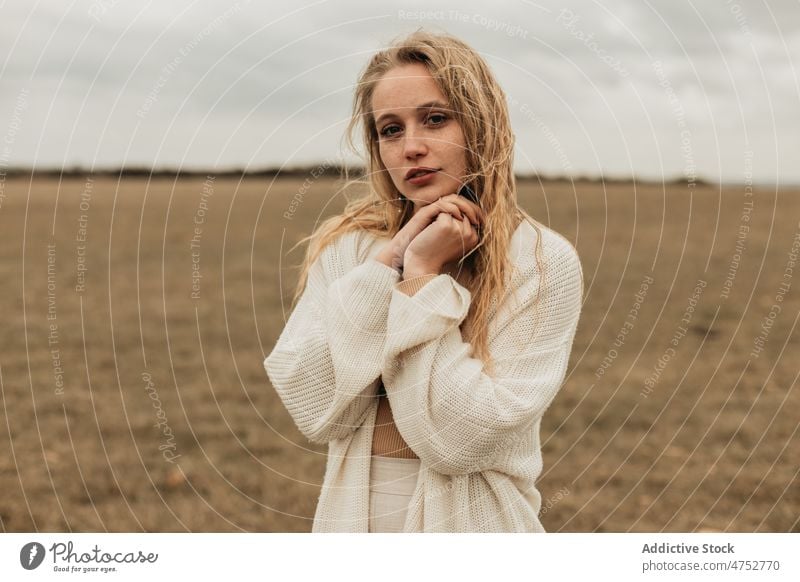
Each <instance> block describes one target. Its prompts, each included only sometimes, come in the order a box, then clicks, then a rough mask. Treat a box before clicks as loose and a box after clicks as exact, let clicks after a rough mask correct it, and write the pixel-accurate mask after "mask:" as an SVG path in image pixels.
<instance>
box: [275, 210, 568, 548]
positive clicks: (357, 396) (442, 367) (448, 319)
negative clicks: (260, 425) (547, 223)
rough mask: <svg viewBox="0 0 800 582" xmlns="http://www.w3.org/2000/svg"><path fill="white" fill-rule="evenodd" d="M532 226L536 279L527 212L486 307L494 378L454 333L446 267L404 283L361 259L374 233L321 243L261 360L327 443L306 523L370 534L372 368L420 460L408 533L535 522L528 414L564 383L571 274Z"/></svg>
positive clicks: (370, 250)
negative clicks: (503, 285) (502, 279)
mask: <svg viewBox="0 0 800 582" xmlns="http://www.w3.org/2000/svg"><path fill="white" fill-rule="evenodd" d="M540 228H541V230H542V235H543V240H542V242H543V252H544V263H545V271H544V285H542V287H541V289H540V288H539V287H540V281H541V280H542V278H541V274H540V272H539V269H538V267H537V264H536V259H535V254H534V252H535V246H536V231H535V230H534V229H533V227H532V226H531V225H530V224H529V223H527V222H525V221H523V222H522V224H521V225H520V226H519V228H518V229H517V230H516V232H515V233H514V236H513V238H512V244H511V248H510V259H511V262H512V265H514V267H515V269H514V274H513V277H512V279H511V285H510V288H509V293H508V294H507V295H506V296H505V297H503V298H497V300H495V302H494V304H493V306H492V310H491V313H490V316H491V319H490V324H489V349H490V352H491V354H492V355H493V358H494V362H495V371H494V374H493V375H492V376H489V375H488V374H486V372H485V371H484V367H483V364H482V363H481V362H480V361H479V360H477V359H475V358H472V357H471V355H472V346H471V345H470V344H469V343H466V342H464V340H463V338H462V334H461V330H460V328H459V326H460V324H461V323H462V322H463V321H464V318H465V317H466V315H467V310H468V308H469V304H470V300H471V297H470V292H469V290H467V289H466V288H465V287H463V286H462V285H461V284H460V283H458V282H457V281H456V280H455V279H453V278H452V277H451V276H450V275H447V274H443V275H438V276H435V277H432V278H430V279H429V280H427V281H426V282H425V283H424V285H423V286H421V287H420V288H419V289H418V290H416V291H415V292H413V293H410V294H409V293H407V291H408V289H405V288H406V287H407V286H408V285H409V283H406V284H404V283H402V282H400V280H399V279H400V275H399V274H398V273H397V272H396V271H395V270H394V269H392V268H390V267H388V266H386V265H384V264H382V263H380V262H378V261H376V260H374V258H373V257H374V256H375V255H376V254H377V253H378V251H379V250H380V248H381V247H382V246H383V245H384V244H386V242H387V241H386V240H385V239H377V238H376V237H374V236H372V235H371V234H369V233H366V232H351V233H347V234H345V235H343V236H340V237H339V238H338V239H336V240H335V241H334V242H333V243H332V244H330V245H328V246H327V247H326V248H325V249H324V250H323V252H322V254H321V255H320V257H319V258H318V259H317V261H316V262H315V263H314V264H313V265H312V267H311V269H310V272H309V280H308V286H307V288H306V290H305V291H304V293H303V295H302V296H301V299H300V301H299V302H298V305H297V307H296V308H295V310H294V311H293V312H292V314H291V316H290V317H289V320H288V321H287V323H286V326H285V328H284V330H283V332H282V333H281V335H280V338H279V339H278V342H277V344H276V346H275V348H274V349H273V351H272V353H270V355H269V356H268V357H267V358H266V359H265V361H264V367H265V369H266V371H267V374H268V376H269V378H270V381H271V382H272V385H273V387H274V388H275V390H276V392H277V393H278V395H279V397H280V398H281V401H282V402H283V403H284V405H285V406H286V409H287V410H288V412H289V414H290V415H291V416H292V418H293V419H294V421H295V423H296V424H297V426H298V428H299V429H300V431H301V432H302V433H303V434H304V435H305V436H306V437H307V438H309V439H310V440H311V441H313V442H318V443H322V442H327V443H328V462H327V467H326V470H325V477H324V480H323V484H322V491H321V494H320V498H319V502H318V505H317V510H316V514H315V516H314V523H313V526H312V531H314V532H366V531H368V525H369V468H370V458H371V451H372V446H373V433H374V429H375V424H376V421H377V420H378V418H377V413H378V405H379V398H378V397H377V390H378V387H379V385H380V383H381V380H382V382H383V384H384V386H385V390H386V397H387V398H388V400H389V403H390V405H391V412H392V413H393V420H394V424H395V425H396V428H397V430H398V431H399V433H400V435H401V436H402V439H403V441H404V442H405V443H406V444H407V445H408V446H409V447H410V448H411V449H412V450H413V452H414V453H415V454H416V455H417V456H418V457H419V459H420V461H421V465H420V477H419V480H418V482H417V487H416V490H415V491H414V495H413V497H412V499H411V501H410V503H409V508H408V513H407V515H406V520H405V526H404V531H406V532H541V531H544V528H543V527H542V524H541V523H540V521H539V519H538V513H539V509H540V507H541V495H540V494H539V491H538V490H537V489H536V487H535V482H536V479H537V478H538V476H539V475H540V474H541V471H542V458H541V450H540V442H539V426H540V422H541V418H542V415H543V414H544V412H545V410H546V409H547V408H548V407H549V405H550V403H551V402H552V400H553V398H554V397H555V395H556V393H557V392H558V389H559V388H560V386H561V384H562V382H563V380H564V375H565V373H566V368H567V363H568V360H569V354H570V350H571V346H572V341H573V338H574V336H575V329H576V327H577V324H578V318H579V315H580V309H581V302H582V294H583V279H582V274H581V267H580V262H579V260H578V257H577V254H576V252H575V249H574V248H573V247H572V245H571V244H570V243H569V242H568V241H567V240H566V239H564V238H563V237H561V236H560V235H558V234H556V233H555V232H553V231H552V230H550V229H547V228H546V227H540ZM404 289H405V292H404ZM537 294H538V295H539V298H538V302H537V301H536V298H537ZM498 300H499V301H498Z"/></svg>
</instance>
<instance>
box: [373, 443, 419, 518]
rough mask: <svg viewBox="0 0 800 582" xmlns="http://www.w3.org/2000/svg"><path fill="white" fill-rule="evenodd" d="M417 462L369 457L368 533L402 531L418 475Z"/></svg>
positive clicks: (413, 460)
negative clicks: (370, 458)
mask: <svg viewBox="0 0 800 582" xmlns="http://www.w3.org/2000/svg"><path fill="white" fill-rule="evenodd" d="M419 466H420V460H419V459H399V458H394V457H382V456H380V455H372V462H371V463H370V470H369V532H370V533H395V532H402V531H403V524H404V523H405V521H406V512H407V510H408V503H409V501H411V496H412V495H413V494H414V488H415V487H416V485H417V477H418V475H419Z"/></svg>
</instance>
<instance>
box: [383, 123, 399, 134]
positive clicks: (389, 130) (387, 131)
mask: <svg viewBox="0 0 800 582" xmlns="http://www.w3.org/2000/svg"><path fill="white" fill-rule="evenodd" d="M393 129H398V130H399V129H400V128H399V127H397V126H396V125H387V126H386V127H384V128H383V129H382V130H381V131H380V134H381V135H382V136H383V137H391V136H393V135H394V134H395V132H393V131H392V130H393Z"/></svg>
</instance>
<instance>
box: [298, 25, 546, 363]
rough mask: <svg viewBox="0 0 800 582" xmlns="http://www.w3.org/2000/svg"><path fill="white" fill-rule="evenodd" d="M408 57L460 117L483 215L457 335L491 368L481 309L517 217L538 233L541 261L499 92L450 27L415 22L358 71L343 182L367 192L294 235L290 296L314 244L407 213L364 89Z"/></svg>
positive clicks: (382, 232) (387, 234)
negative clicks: (299, 259)
mask: <svg viewBox="0 0 800 582" xmlns="http://www.w3.org/2000/svg"><path fill="white" fill-rule="evenodd" d="M413 63H422V64H423V65H425V66H426V67H427V68H428V71H429V72H430V74H431V76H432V77H433V79H434V81H435V82H436V84H437V85H438V86H439V89H440V90H441V91H442V93H443V94H444V95H445V96H446V97H447V98H448V100H449V106H450V109H451V110H452V111H453V114H454V115H455V117H456V118H457V120H458V122H459V123H460V125H461V129H462V131H463V133H464V138H465V142H466V160H467V168H469V169H470V172H469V173H468V174H467V176H465V177H464V178H463V180H462V182H463V183H464V184H469V185H470V186H471V187H472V189H473V191H474V192H475V193H476V194H477V197H478V203H479V205H480V207H481V208H482V209H483V212H484V214H485V216H486V222H485V224H484V226H483V231H482V237H481V242H480V243H479V244H478V246H477V247H476V248H475V249H473V252H471V253H470V254H469V255H468V256H466V257H464V258H463V259H462V261H461V262H460V264H461V266H466V267H467V268H466V273H467V275H468V281H467V283H466V286H467V288H468V289H469V291H470V293H471V296H472V301H471V304H470V307H469V312H468V313H467V317H466V319H465V321H464V324H465V325H464V330H463V331H464V335H465V338H464V339H465V341H468V342H470V343H471V344H472V347H473V354H472V355H473V357H476V358H479V359H480V360H482V361H483V363H484V364H485V365H486V366H487V372H489V373H491V370H492V369H493V368H492V362H491V358H490V354H489V351H488V323H489V321H488V320H489V310H490V307H491V305H492V301H493V298H495V297H496V298H497V299H498V302H499V300H500V298H502V297H503V296H504V295H505V293H506V292H507V285H508V282H509V280H510V276H511V273H510V270H511V267H512V265H511V264H510V260H509V256H508V255H509V252H508V251H509V245H510V242H511V237H512V235H513V234H514V231H515V230H516V228H517V226H518V225H519V224H520V221H521V220H523V219H527V220H528V221H529V222H530V223H531V224H532V225H533V227H534V228H535V229H536V231H537V234H538V235H539V236H537V237H536V240H537V242H536V250H535V252H536V258H537V263H539V265H540V269H541V265H542V260H541V252H542V251H541V231H540V229H539V226H538V223H537V222H536V221H535V220H534V219H533V218H532V217H531V216H529V215H528V214H527V213H526V212H525V211H524V210H522V209H521V208H520V207H519V206H518V205H517V191H516V182H515V179H514V173H513V153H514V134H513V132H512V131H511V124H510V121H509V115H508V107H507V105H506V96H505V93H504V92H503V90H502V89H501V88H500V86H499V85H498V83H497V81H496V80H495V78H494V76H493V75H492V73H491V71H490V69H489V67H488V65H487V64H486V62H485V61H484V60H483V58H482V57H481V56H480V55H479V54H478V53H477V52H475V50H474V49H472V48H471V47H470V46H468V45H467V44H465V43H464V42H463V41H461V40H459V39H457V38H455V37H453V36H451V35H448V34H444V33H432V32H427V31H424V30H422V29H420V30H417V31H416V32H413V33H411V34H409V35H407V36H405V37H402V38H400V39H397V40H395V41H394V42H393V43H391V45H390V46H389V47H387V48H386V49H384V50H381V51H380V52H378V53H376V54H375V55H374V56H373V57H372V58H371V60H370V61H369V63H368V64H367V66H366V68H365V69H364V70H363V71H362V73H361V75H360V77H359V80H358V85H357V87H356V90H355V95H354V99H353V111H352V117H351V119H350V122H349V124H348V126H347V131H346V137H347V143H348V144H349V146H350V147H351V148H352V149H353V151H354V152H356V153H358V150H357V149H356V147H355V145H354V133H355V130H356V127H357V125H358V124H359V122H360V123H361V126H362V139H363V142H364V144H365V146H366V158H367V160H366V162H367V168H366V169H367V171H366V175H365V176H363V177H362V178H360V179H356V180H350V178H349V175H348V172H347V170H346V169H345V180H346V185H345V187H346V186H348V185H350V184H354V183H359V184H364V185H366V186H367V187H368V193H367V195H366V196H363V197H361V198H359V199H356V200H353V201H351V202H349V203H348V204H347V205H346V207H345V209H344V211H343V212H342V214H339V215H336V216H333V217H331V218H328V219H327V220H325V221H324V222H323V223H322V224H321V225H320V226H319V228H318V229H317V230H316V231H315V232H314V233H313V234H312V235H310V236H308V237H306V238H304V239H302V240H300V241H299V242H298V243H297V244H298V245H299V244H301V243H303V242H305V241H310V243H309V245H308V248H307V251H306V257H305V260H304V261H303V264H302V266H301V274H300V279H299V281H298V285H297V291H296V293H295V297H294V301H295V302H297V300H298V299H299V297H300V296H301V294H302V292H303V289H304V288H305V284H306V281H307V276H308V269H309V268H310V266H311V265H312V264H313V262H314V261H315V260H316V258H317V257H318V256H319V254H320V253H321V252H322V249H323V248H324V247H325V246H326V245H327V244H329V243H330V242H331V241H332V240H333V239H335V238H336V237H337V236H339V235H342V234H344V233H346V232H350V231H354V230H366V231H369V232H370V233H373V234H375V235H376V236H378V237H383V238H392V237H394V235H395V234H397V232H398V231H399V230H400V229H401V228H402V227H403V225H404V224H405V223H406V221H407V220H408V219H409V218H410V217H411V216H412V214H413V203H412V202H410V201H409V200H407V199H406V198H405V197H404V196H402V194H401V193H400V192H398V191H397V189H396V188H395V186H394V183H393V182H392V180H391V177H390V176H389V172H388V171H387V169H386V167H385V166H384V165H383V162H382V161H381V157H380V153H379V149H378V148H379V146H378V132H377V129H376V126H375V118H374V116H373V114H372V95H373V92H374V90H375V86H376V85H377V83H378V81H379V80H380V78H381V77H382V76H383V75H384V74H385V73H386V72H387V71H389V70H390V69H393V68H394V67H397V66H400V65H404V64H413ZM295 246H297V245H295ZM540 272H541V270H540ZM477 274H480V276H477ZM540 288H541V286H540ZM537 300H538V298H537ZM498 304H499V303H498Z"/></svg>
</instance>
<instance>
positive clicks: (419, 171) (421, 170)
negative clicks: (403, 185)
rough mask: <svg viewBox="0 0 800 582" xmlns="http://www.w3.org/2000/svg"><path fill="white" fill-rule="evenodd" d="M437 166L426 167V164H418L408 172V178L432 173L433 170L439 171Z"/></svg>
mask: <svg viewBox="0 0 800 582" xmlns="http://www.w3.org/2000/svg"><path fill="white" fill-rule="evenodd" d="M438 171H439V170H438V169H437V168H426V167H424V166H418V167H416V168H411V169H410V170H409V171H408V172H407V173H406V180H410V179H411V178H417V177H419V176H424V175H425V174H430V173H432V172H438Z"/></svg>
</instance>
